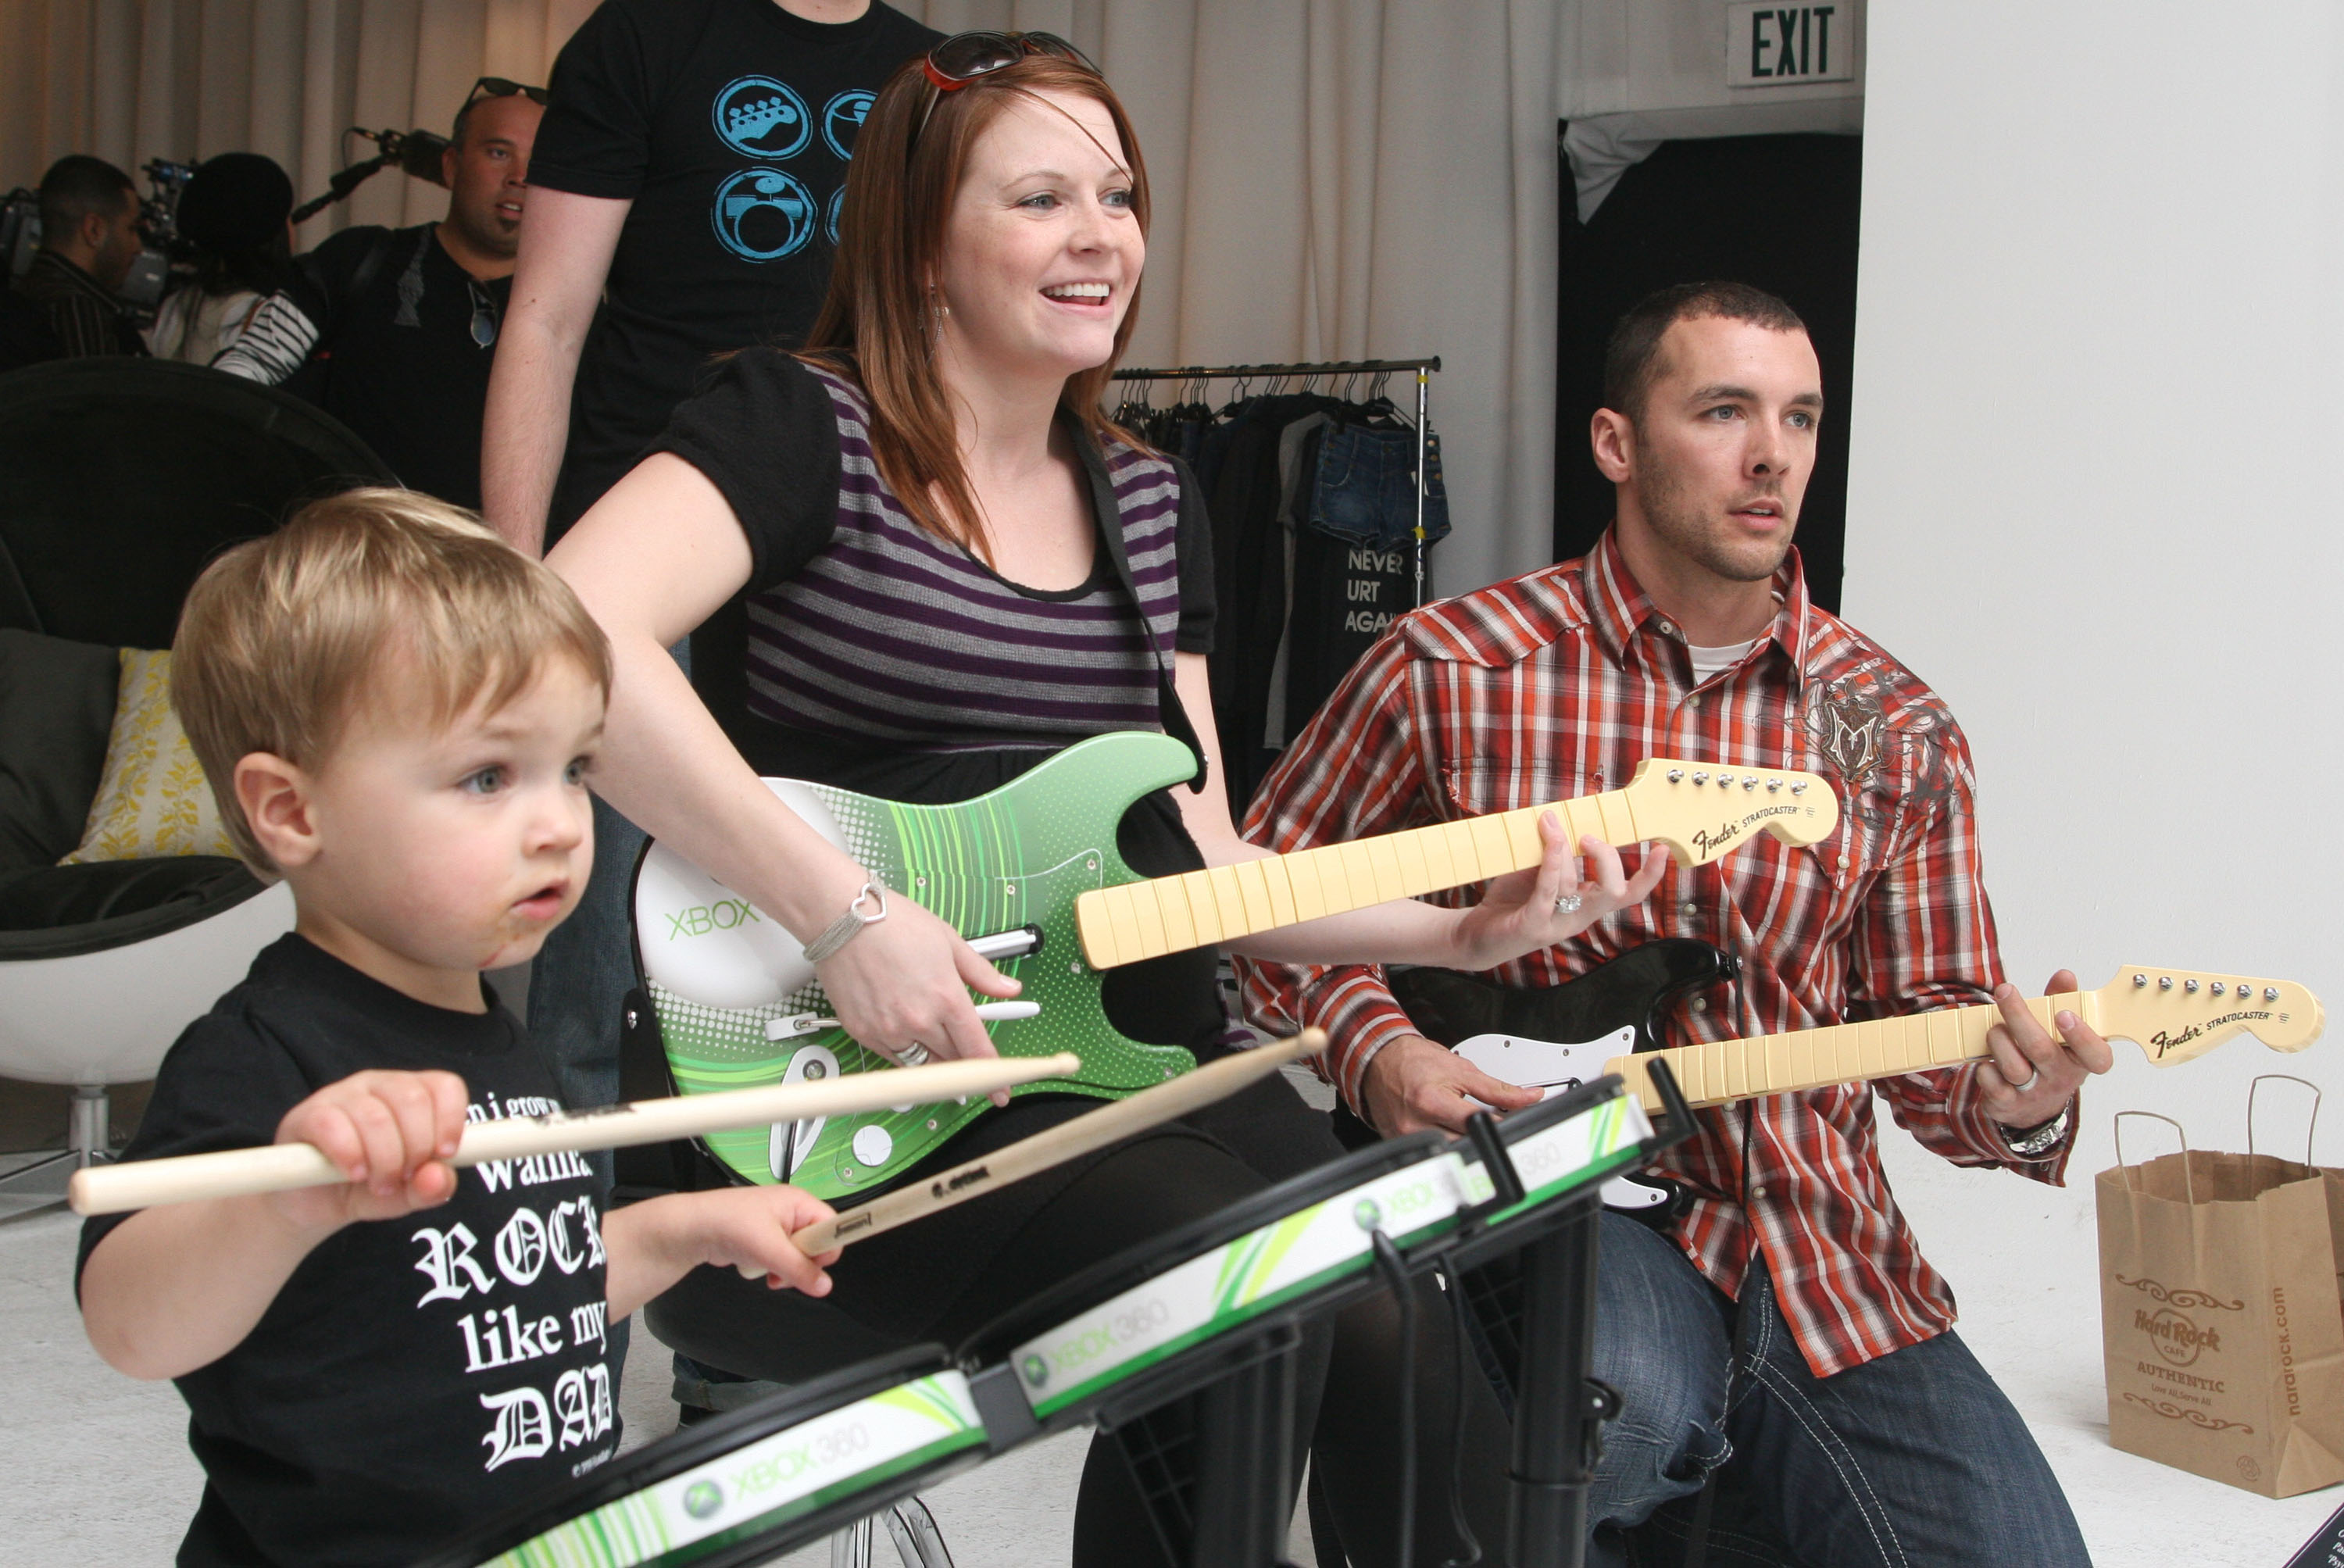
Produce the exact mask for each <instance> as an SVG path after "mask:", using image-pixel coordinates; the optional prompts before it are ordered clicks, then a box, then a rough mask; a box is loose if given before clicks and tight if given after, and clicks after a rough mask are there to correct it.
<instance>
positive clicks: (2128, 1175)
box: [2113, 1110, 2197, 1209]
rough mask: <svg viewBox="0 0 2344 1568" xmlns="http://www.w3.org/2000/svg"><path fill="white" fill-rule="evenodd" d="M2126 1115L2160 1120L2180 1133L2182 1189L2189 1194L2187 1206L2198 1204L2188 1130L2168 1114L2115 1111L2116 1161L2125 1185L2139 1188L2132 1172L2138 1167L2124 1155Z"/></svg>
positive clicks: (2195, 1174)
mask: <svg viewBox="0 0 2344 1568" xmlns="http://www.w3.org/2000/svg"><path fill="white" fill-rule="evenodd" d="M2128 1116H2145V1117H2147V1118H2149V1119H2150V1120H2151V1121H2161V1122H2163V1123H2164V1124H2165V1125H2166V1126H2167V1127H2169V1128H2172V1129H2173V1130H2174V1131H2175V1132H2176V1133H2177V1134H2179V1135H2180V1138H2181V1183H2182V1190H2183V1191H2184V1192H2187V1194H2188V1195H2189V1206H2190V1207H2191V1208H2192V1209H2195V1208H2196V1207H2197V1172H2196V1171H2194V1170H2192V1169H2190V1168H2189V1133H2188V1130H2187V1128H2184V1127H2183V1126H2182V1125H2181V1124H2180V1123H2179V1122H2177V1121H2176V1120H2174V1119H2173V1118H2171V1117H2169V1116H2159V1115H2157V1113H2156V1112H2155V1111H2153V1110H2120V1111H2118V1112H2117V1114H2116V1116H2115V1118H2113V1119H2114V1121H2115V1123H2116V1125H2115V1128H2113V1130H2114V1132H2115V1133H2116V1139H2117V1164H2118V1165H2119V1166H2122V1167H2123V1168H2124V1173H2125V1185H2126V1186H2127V1187H2129V1188H2132V1189H2135V1190H2136V1191H2137V1190H2138V1189H2139V1179H2138V1178H2137V1177H2136V1176H2135V1175H2134V1174H2133V1173H2134V1172H2135V1171H2136V1170H2137V1169H2138V1168H2139V1167H2137V1166H2135V1165H2131V1164H2127V1162H2126V1159H2125V1157H2124V1118H2127V1117H2128Z"/></svg>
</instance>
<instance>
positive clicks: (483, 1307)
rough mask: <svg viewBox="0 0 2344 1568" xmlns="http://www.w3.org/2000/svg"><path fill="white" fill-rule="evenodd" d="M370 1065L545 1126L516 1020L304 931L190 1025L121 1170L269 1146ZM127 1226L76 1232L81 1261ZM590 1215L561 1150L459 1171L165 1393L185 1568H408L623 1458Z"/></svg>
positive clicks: (329, 1249) (537, 1075)
mask: <svg viewBox="0 0 2344 1568" xmlns="http://www.w3.org/2000/svg"><path fill="white" fill-rule="evenodd" d="M369 1067H379V1068H396V1069H402V1070H421V1069H427V1068H435V1067H436V1068H442V1069H445V1070H448V1071H451V1072H454V1073H457V1074H459V1075H460V1077H463V1078H464V1080H465V1083H466V1087H467V1090H468V1098H469V1100H470V1105H469V1108H468V1110H467V1115H468V1117H469V1118H470V1119H471V1120H474V1121H481V1120H495V1119H500V1118H505V1117H513V1116H533V1115H538V1114H541V1113H544V1112H547V1111H551V1110H554V1109H557V1108H559V1102H558V1100H557V1099H556V1098H555V1091H554V1087H553V1081H552V1077H551V1073H550V1072H549V1071H548V1069H547V1068H546V1067H545V1065H544V1063H543V1061H542V1059H541V1057H540V1056H539V1054H538V1052H537V1050H536V1049H535V1047H532V1046H531V1044H530V1041H529V1039H528V1037H527V1036H526V1035H525V1034H524V1033H523V1032H522V1029H521V1027H520V1024H519V1023H518V1022H517V1021H516V1020H515V1019H514V1018H513V1017H512V1016H511V1015H510V1013H508V1012H506V1011H504V1010H503V1008H501V1007H497V1006H495V1005H494V1002H493V999H492V998H491V1005H490V1010H489V1011H488V1012H486V1013H484V1014H469V1013H456V1012H450V1011H448V1010H446V1009H443V1008H439V1007H430V1006H429V1005H427V1004H425V1003H422V1002H419V1001H416V1000H414V999H413V998H411V997H409V996H404V995H402V994H400V993H399V992H397V991H395V990H392V989H391V988H390V987H389V986H384V985H382V984H380V983H379V982H378V981H375V980H373V979H370V978H369V977H368V976H364V975H362V974H360V973H359V971H357V970H355V969H353V968H351V967H349V966H348V965H345V964H343V963H342V962H341V961H340V960H338V959H337V958H334V957H332V956H329V955H328V954H326V953H325V952H323V951H322V950H321V949H319V948H318V947H316V946H312V945H311V944H309V943H308V941H306V940H305V939H303V938H301V937H299V936H286V937H284V938H282V939H281V940H279V941H278V943H276V944H275V945H273V946H270V947H268V948H267V949H265V950H264V951H263V952H262V953H261V954H260V955H259V956H258V958H257V959H256V960H255V961H254V963H253V966H252V970H251V973H250V974H249V975H248V976H247V977H246V979H245V981H244V982H243V983H242V984H241V985H239V986H237V987H236V988H235V989H234V990H232V991H230V992H229V993H228V994H227V996H223V997H222V998H221V999H220V1001H219V1003H218V1004H217V1006H215V1007H214V1008H213V1010H212V1011H211V1012H210V1013H209V1014H207V1015H206V1016H205V1017H202V1018H199V1019H197V1021H196V1022H195V1023H194V1024H192V1025H190V1026H189V1027H188V1028H187V1032H186V1033H185V1034H184V1035H182V1036H181V1037H180V1038H179V1040H178V1042H177V1044H176V1045H175V1046H174V1047H172V1050H171V1053H170V1055H169V1056H168V1057H167V1058H166V1059H165V1061H164V1064H163V1068H162V1071H161V1074H160V1075H159V1077H158V1078H157V1084H156V1089H155V1095H154V1098H153V1100H152V1102H151V1103H150V1106H149V1108H148V1110H147V1117H146V1119H145V1120H144V1122H143V1123H142V1124H141V1126H140V1128H139V1132H138V1136H137V1138H136V1139H135V1140H134V1141H133V1143H132V1145H131V1147H130V1148H129V1149H128V1150H127V1151H126V1156H125V1158H155V1157H160V1156H165V1155H176V1154H194V1153H200V1152H205V1151H207V1150H211V1149H217V1148H237V1147H243V1146H248V1145H252V1144H257V1143H266V1142H268V1141H269V1140H270V1139H271V1138H272V1137H273V1136H274V1132H275V1128H276V1126H277V1123H278V1121H279V1120H280V1119H282V1118H283V1117H284V1115H285V1113H286V1112H287V1111H288V1110H289V1109H291V1108H292V1107H293V1106H294V1105H296V1104H298V1103H299V1102H300V1101H301V1100H303V1099H305V1098H308V1096H309V1095H311V1094H313V1093H315V1092H316V1091H317V1090H318V1089H319V1088H322V1087H325V1086H326V1085H328V1084H330V1083H333V1082H335V1081H337V1080H338V1079H340V1078H342V1077H348V1076H349V1074H351V1073H354V1072H358V1071H360V1070H363V1069H365V1068H369ZM125 1218H126V1216H108V1217H105V1218H102V1219H92V1220H90V1221H89V1222H88V1223H87V1225H86V1227H85V1229H84V1233H83V1240H82V1258H83V1261H84V1263H85V1264H86V1261H87V1259H88V1256H89V1253H90V1251H91V1250H92V1249H94V1248H95V1247H96V1245H97V1244H98V1242H99V1241H100V1240H102V1239H104V1238H105V1237H106V1235H107V1234H109V1233H110V1232H111V1230H112V1229H113V1228H114V1227H115V1226H116V1225H117V1224H119V1223H120V1222H121V1221H122V1219H125ZM601 1219H602V1214H601V1196H600V1193H599V1191H598V1189H597V1186H596V1183H595V1181H594V1179H593V1176H592V1173H591V1169H590V1168H589V1167H588V1166H587V1165H586V1163H585V1162H584V1161H583V1160H582V1159H581V1158H579V1157H578V1156H576V1155H574V1154H555V1155H548V1156H543V1157H540V1158H530V1159H522V1160H509V1161H498V1162H493V1163H490V1164H484V1165H480V1166H476V1167H473V1168H470V1169H468V1170H464V1171H460V1172H459V1173H458V1178H457V1189H456V1193H455V1196H454V1197H452V1198H451V1199H450V1200H449V1201H448V1202H447V1203H445V1204H443V1205H440V1207H438V1208H434V1209H421V1210H419V1211H417V1212H416V1213H413V1214H410V1215H408V1216H406V1217H405V1218H403V1219H387V1220H379V1221H373V1222H364V1223H359V1224H353V1225H349V1226H346V1227H344V1228H343V1229H341V1230H339V1231H338V1232H336V1233H335V1234H334V1235H333V1236H331V1237H329V1238H328V1239H327V1240H325V1241H324V1242H322V1243H320V1244H319V1245H318V1247H317V1248H316V1249H314V1250H312V1251H311V1252H310V1253H309V1255H308V1257H307V1258H306V1259H303V1260H302V1262H301V1264H300V1265H299V1266H298V1268H297V1269H296V1270H294V1272H293V1274H292V1276H291V1278H290V1279H288V1280H287V1281H286V1283H285V1285H284V1286H283V1288H281V1289H280V1290H278V1294H277V1297H276V1299H275V1300H274V1301H272V1302H271V1304H270V1306H269V1308H268V1311H267V1312H266V1313H265V1314H264V1315H263V1316H262V1318H261V1320H260V1322H259V1323H258V1326H257V1327H255V1328H254V1330H252V1332H251V1333H250V1334H249V1335H248V1336H247V1337H246V1339H245V1340H244V1341H243V1342H242V1343H241V1344H239V1345H237V1347H236V1349H234V1350H233V1351H229V1352H228V1353H227V1355H225V1356H223V1357H221V1358H220V1359H219V1360H218V1361H214V1362H213V1363H211V1364H210V1365H209V1366H207V1367H203V1368H200V1369H198V1370H197V1371H193V1372H190V1373H187V1375H186V1376H184V1377H181V1378H179V1379H178V1380H177V1384H178V1387H179V1391H180V1393H181V1394H182V1396H183V1397H184V1398H185V1399H186V1400H187V1407H188V1411H189V1414H190V1417H191V1420H190V1421H189V1423H188V1440H189V1442H190V1443H191V1445H192V1446H193V1447H194V1449H195V1452H196V1455H197V1459H198V1460H200V1461H201V1462H202V1463H203V1466H204V1471H205V1475H206V1488H205V1493H204V1499H203V1503H202V1506H201V1509H200V1512H198V1514H197V1519H196V1521H195V1522H194V1524H193V1525H192V1526H191V1527H190V1529H189V1532H188V1535H187V1540H186V1542H185V1543H183V1545H182V1547H181V1552H180V1558H179V1561H180V1562H181V1563H207V1564H208V1563H251V1562H256V1561H258V1562H265V1563H350V1564H359V1563H408V1562H411V1561H413V1560H414V1559H415V1558H416V1557H418V1556H419V1555H421V1554H422V1553H425V1552H427V1551H429V1549H431V1548H432V1547H434V1546H436V1545H439V1544H440V1543H444V1542H446V1541H447V1540H449V1539H450V1538H451V1537H453V1536H456V1535H458V1534H460V1533H464V1532H466V1531H468V1530H470V1529H471V1528H473V1527H475V1526H477V1525H478V1524H479V1523H480V1522H481V1521H482V1520H484V1519H485V1518H487V1517H489V1516H490V1515H491V1514H493V1513H496V1512H500V1510H502V1509H504V1508H506V1507H508V1506H510V1505H511V1504H512V1503H514V1502H519V1501H520V1500H522V1499H525V1498H527V1497H530V1496H531V1495H533V1494H535V1493H538V1492H542V1491H544V1490H545V1489H547V1488H549V1487H551V1486H554V1485H556V1484H558V1483H560V1482H565V1481H568V1480H570V1479H571V1478H574V1477H576V1476H580V1475H583V1474H585V1473H586V1472H589V1471H591V1470H592V1469H594V1468H595V1467H597V1466H599V1465H600V1464H601V1463H602V1462H604V1461H606V1460H608V1459H609V1458H610V1457H611V1455H612V1454H613V1453H615V1452H617V1447H618V1441H619V1420H618V1415H617V1410H616V1398H615V1396H616V1392H617V1390H616V1387H615V1381H616V1377H617V1369H616V1368H615V1367H614V1366H612V1365H611V1357H610V1346H609V1340H608V1338H607V1328H608V1325H607V1323H606V1321H605V1316H606V1312H607V1297H606V1291H605V1284H604V1262H605V1259H604V1252H603V1246H602V1239H601Z"/></svg>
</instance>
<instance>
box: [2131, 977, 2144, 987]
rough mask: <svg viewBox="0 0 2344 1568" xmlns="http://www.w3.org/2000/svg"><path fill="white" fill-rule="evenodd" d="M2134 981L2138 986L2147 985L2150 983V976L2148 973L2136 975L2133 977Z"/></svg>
mask: <svg viewBox="0 0 2344 1568" xmlns="http://www.w3.org/2000/svg"><path fill="white" fill-rule="evenodd" d="M2132 983H2133V984H2134V985H2136V986H2146V985H2147V984H2148V976H2146V975H2135V976H2133V977H2132Z"/></svg>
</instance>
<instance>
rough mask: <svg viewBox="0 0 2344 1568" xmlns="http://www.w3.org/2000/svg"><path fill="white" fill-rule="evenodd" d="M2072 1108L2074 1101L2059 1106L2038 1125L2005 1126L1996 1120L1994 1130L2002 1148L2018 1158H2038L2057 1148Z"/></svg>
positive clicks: (2065, 1132) (2073, 1107)
mask: <svg viewBox="0 0 2344 1568" xmlns="http://www.w3.org/2000/svg"><path fill="white" fill-rule="evenodd" d="M2074 1109H2075V1105H2074V1102H2072V1101H2070V1102H2069V1103H2068V1104H2066V1105H2065V1106H2062V1107H2061V1108H2060V1109H2059V1114H2058V1115H2057V1116H2055V1117H2053V1118H2051V1119H2050V1120H2049V1121H2046V1122H2045V1123H2043V1124H2042V1125H2041V1126H2039V1127H2029V1128H2015V1127H2005V1126H2003V1125H2002V1124H2001V1123H2000V1122H1996V1123H1995V1125H1994V1130H1995V1131H1996V1132H1998V1133H2000V1134H2001V1135H2002V1146H2003V1148H2006V1149H2008V1150H2010V1152H2011V1153H2013V1154H2015V1155H2016V1156H2018V1158H2021V1159H2040V1158H2043V1157H2044V1156H2045V1155H2046V1154H2048V1153H2050V1152H2051V1150H2053V1149H2055V1148H2058V1147H2059V1140H2060V1139H2062V1138H2066V1136H2067V1121H2068V1118H2069V1115H2070V1113H2071V1112H2073V1111H2074Z"/></svg>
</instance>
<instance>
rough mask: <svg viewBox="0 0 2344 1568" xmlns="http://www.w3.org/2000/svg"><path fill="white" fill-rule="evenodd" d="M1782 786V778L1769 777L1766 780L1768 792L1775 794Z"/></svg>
mask: <svg viewBox="0 0 2344 1568" xmlns="http://www.w3.org/2000/svg"><path fill="white" fill-rule="evenodd" d="M1782 787H1783V781H1782V780H1781V779H1768V780H1767V781H1766V793H1767V794H1773V793H1774V792H1775V791H1776V790H1779V789H1781V788H1782Z"/></svg>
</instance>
